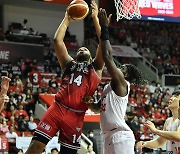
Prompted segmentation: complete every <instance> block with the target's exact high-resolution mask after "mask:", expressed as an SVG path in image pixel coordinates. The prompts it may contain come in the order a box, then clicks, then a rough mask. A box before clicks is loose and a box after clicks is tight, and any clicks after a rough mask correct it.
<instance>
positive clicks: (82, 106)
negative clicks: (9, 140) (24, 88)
mask: <svg viewBox="0 0 180 154" xmlns="http://www.w3.org/2000/svg"><path fill="white" fill-rule="evenodd" d="M91 6H92V18H93V22H94V25H95V28H96V32H97V35H98V38H99V36H100V26H99V20H98V8H97V5H96V3H95V2H94V1H92V4H91ZM71 20H72V19H70V18H69V16H68V13H67V12H66V14H65V17H64V19H63V21H62V22H61V24H60V26H59V27H58V29H57V31H56V33H55V38H54V46H55V51H56V55H57V58H58V61H59V63H60V66H61V69H62V72H63V77H62V84H61V86H60V89H59V91H58V92H57V94H56V96H55V102H53V104H52V105H51V106H50V108H49V109H48V110H47V112H46V113H45V115H44V116H43V117H42V119H41V121H40V123H39V125H38V128H37V129H36V130H35V133H34V137H33V139H32V141H31V144H30V146H29V148H28V150H27V152H26V154H37V153H41V152H42V151H43V149H44V148H45V146H46V144H47V143H48V142H49V140H51V139H52V138H53V137H54V136H55V135H56V133H57V132H58V131H60V132H59V133H60V134H59V142H60V144H61V149H60V153H61V154H76V153H77V150H78V149H80V139H81V132H82V126H83V120H84V115H85V112H86V110H87V109H88V104H86V103H85V102H84V101H83V98H84V97H85V96H92V95H93V94H94V92H95V90H96V89H97V86H98V84H99V83H100V78H101V74H102V70H103V66H104V62H103V59H102V54H101V47H100V46H98V48H97V53H96V57H95V59H94V60H92V57H91V54H90V51H89V50H88V49H87V48H85V47H81V48H79V50H78V51H77V55H76V60H74V59H73V58H72V57H71V56H70V55H69V54H68V51H67V49H66V46H65V44H64V42H63V39H64V36H65V32H66V30H67V27H68V26H69V23H70V21H71Z"/></svg>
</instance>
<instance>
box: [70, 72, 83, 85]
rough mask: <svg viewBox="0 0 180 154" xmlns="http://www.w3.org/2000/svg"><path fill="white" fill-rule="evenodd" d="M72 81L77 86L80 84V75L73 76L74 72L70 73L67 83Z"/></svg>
mask: <svg viewBox="0 0 180 154" xmlns="http://www.w3.org/2000/svg"><path fill="white" fill-rule="evenodd" d="M73 82H74V83H76V84H77V86H80V85H81V83H82V75H78V77H76V78H74V73H72V74H71V79H70V81H69V83H70V84H72V83H73Z"/></svg>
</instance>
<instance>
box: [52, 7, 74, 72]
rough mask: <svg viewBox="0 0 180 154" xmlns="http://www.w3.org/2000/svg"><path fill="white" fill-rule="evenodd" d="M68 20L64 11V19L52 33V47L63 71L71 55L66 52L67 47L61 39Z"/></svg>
mask: <svg viewBox="0 0 180 154" xmlns="http://www.w3.org/2000/svg"><path fill="white" fill-rule="evenodd" d="M70 20H71V19H70V17H69V16H68V13H67V11H66V13H65V16H64V19H63V20H62V22H61V24H60V25H59V27H58V29H57V30H56V33H55V35H54V48H55V52H56V56H57V58H58V61H59V64H60V66H61V69H62V70H63V71H64V69H65V68H66V66H67V64H68V63H69V62H70V61H71V60H72V57H71V56H70V55H69V54H68V51H67V48H66V46H65V44H64V41H63V40H64V36H65V33H66V30H67V28H68V26H69V23H70Z"/></svg>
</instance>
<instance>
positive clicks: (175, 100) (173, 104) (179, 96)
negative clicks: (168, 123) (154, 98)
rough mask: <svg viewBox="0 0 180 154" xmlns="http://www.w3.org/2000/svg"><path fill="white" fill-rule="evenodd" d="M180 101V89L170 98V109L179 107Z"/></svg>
mask: <svg viewBox="0 0 180 154" xmlns="http://www.w3.org/2000/svg"><path fill="white" fill-rule="evenodd" d="M179 103H180V91H174V92H173V93H172V96H171V98H170V99H169V105H168V108H169V109H176V110H177V109H179V105H180V104H179Z"/></svg>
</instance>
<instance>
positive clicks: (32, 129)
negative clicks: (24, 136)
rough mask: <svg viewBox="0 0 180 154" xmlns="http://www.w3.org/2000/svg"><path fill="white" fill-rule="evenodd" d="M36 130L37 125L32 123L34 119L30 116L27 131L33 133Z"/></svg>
mask: <svg viewBox="0 0 180 154" xmlns="http://www.w3.org/2000/svg"><path fill="white" fill-rule="evenodd" d="M36 128H37V124H36V123H35V122H34V117H33V116H30V117H29V122H28V129H29V130H30V131H34V130H35V129H36Z"/></svg>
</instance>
